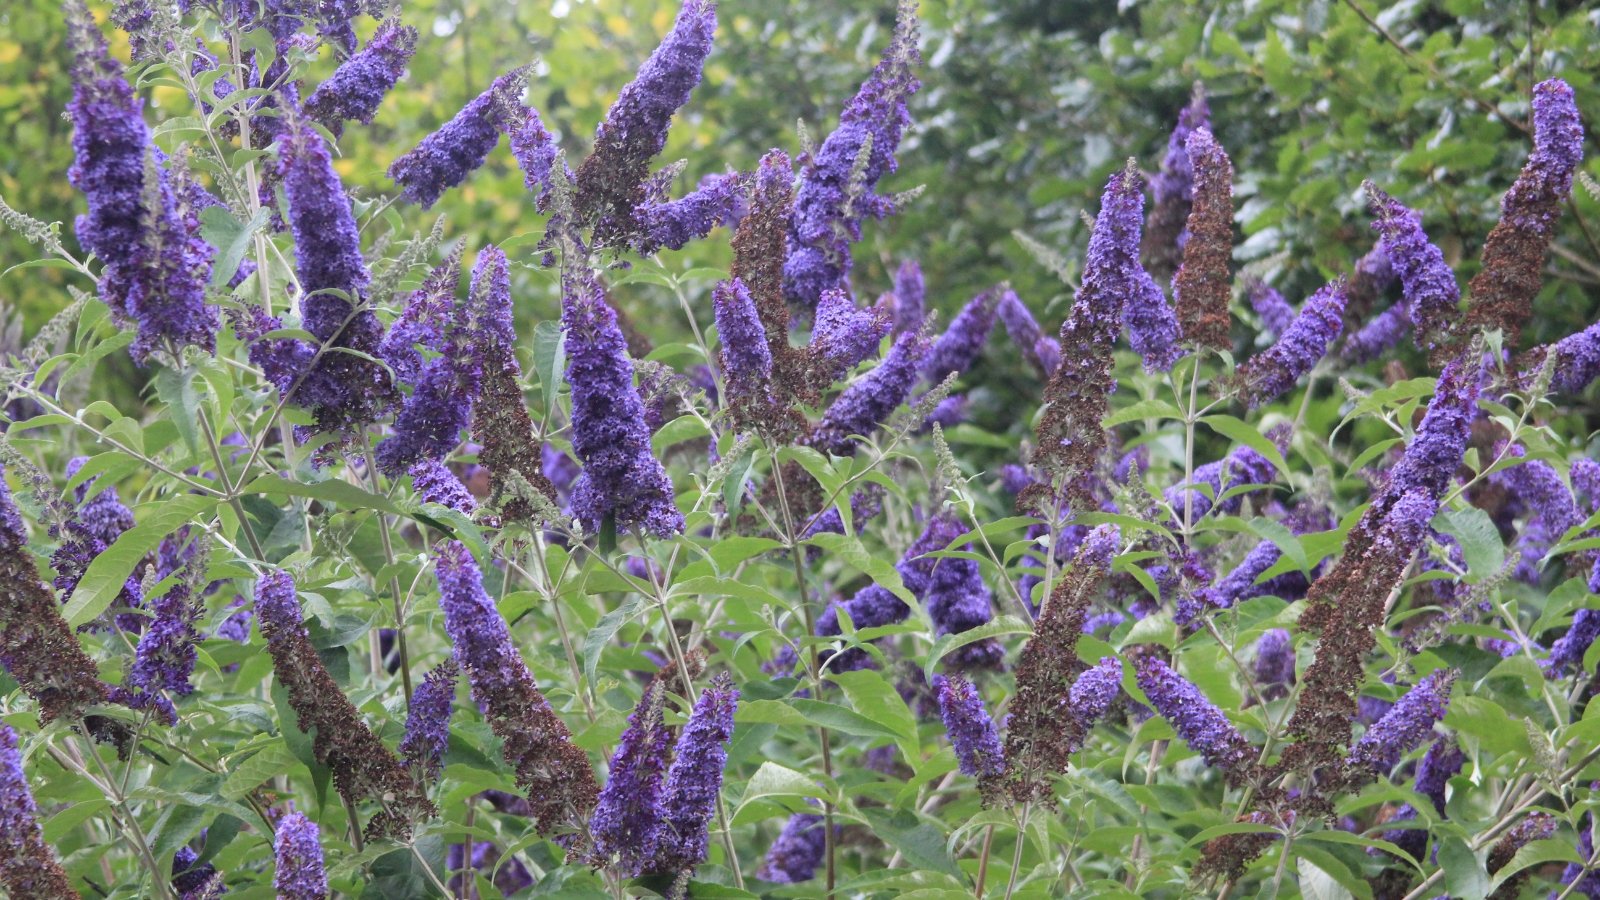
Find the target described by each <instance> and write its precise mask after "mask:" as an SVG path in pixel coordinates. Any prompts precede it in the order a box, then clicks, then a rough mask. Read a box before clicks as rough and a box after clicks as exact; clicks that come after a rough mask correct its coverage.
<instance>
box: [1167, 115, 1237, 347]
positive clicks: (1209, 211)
mask: <svg viewBox="0 0 1600 900" xmlns="http://www.w3.org/2000/svg"><path fill="white" fill-rule="evenodd" d="M1185 149H1187V150H1188V153H1189V164H1190V167H1191V169H1192V171H1193V172H1194V202H1193V206H1192V207H1191V208H1190V211H1189V224H1188V232H1189V238H1188V240H1187V241H1185V242H1184V245H1183V263H1182V264H1181V265H1179V266H1178V274H1177V275H1175V276H1173V279H1172V293H1173V294H1174V295H1175V296H1176V297H1177V301H1178V302H1177V307H1178V322H1179V324H1180V325H1181V326H1182V327H1183V339H1184V340H1186V341H1188V342H1190V343H1193V344H1196V345H1199V346H1202V347H1211V348H1214V349H1217V350H1226V349H1228V348H1229V347H1230V346H1232V342H1231V341H1230V339H1229V338H1228V325H1229V323H1230V321H1231V320H1230V318H1229V315H1228V300H1229V298H1230V297H1231V295H1232V281H1233V279H1232V276H1231V275H1230V274H1229V271H1228V262H1229V260H1231V259H1232V258H1233V163H1231V162H1229V161H1228V156H1227V154H1225V153H1223V152H1222V147H1221V146H1220V145H1219V144H1218V143H1217V141H1216V139H1215V138H1213V137H1212V136H1211V131H1210V130H1209V129H1207V128H1196V129H1195V130H1194V133H1192V134H1190V135H1189V139H1188V142H1187V144H1186V145H1185Z"/></svg>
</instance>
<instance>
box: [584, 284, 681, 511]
mask: <svg viewBox="0 0 1600 900" xmlns="http://www.w3.org/2000/svg"><path fill="white" fill-rule="evenodd" d="M561 307H562V310H561V324H562V327H563V329H564V330H565V332H566V342H567V344H566V347H567V383H568V384H570V385H571V386H572V447H573V449H574V450H575V451H576V452H577V454H578V459H579V461H581V462H582V463H583V473H582V474H581V475H579V476H578V480H577V482H576V483H575V484H574V485H573V488H572V510H573V512H574V513H575V514H576V515H577V516H578V519H579V521H581V522H582V523H583V527H584V528H585V529H587V530H589V531H591V532H597V531H599V529H600V527H601V523H602V522H603V521H604V520H606V519H608V518H609V519H613V520H614V521H615V524H616V527H617V530H618V531H625V530H627V529H630V528H634V527H635V526H637V527H640V528H643V529H645V530H646V531H649V532H650V533H652V534H654V535H656V536H658V537H666V536H668V535H671V534H676V533H678V532H680V531H682V530H683V514H682V513H680V512H679V511H678V508H677V507H676V506H675V505H673V502H672V482H671V480H670V479H668V478H667V473H666V470H665V469H663V468H662V467H661V462H660V460H657V459H656V458H655V457H654V456H652V455H651V453H650V431H649V428H648V426H647V425H646V424H645V409H644V401H643V400H641V399H640V398H639V391H638V389H637V388H635V387H634V384H633V361H632V360H631V359H629V357H628V344H627V341H626V339H624V338H623V336H622V330H621V329H620V328H618V327H617V314H616V312H615V311H613V310H612V309H611V306H610V305H609V304H608V303H606V299H605V292H604V291H603V290H602V289H601V287H600V283H599V281H597V280H596V278H595V275H594V273H593V272H590V271H584V272H579V271H577V270H576V269H574V270H573V271H572V272H570V273H568V274H566V275H565V276H564V277H563V278H562V301H561Z"/></svg>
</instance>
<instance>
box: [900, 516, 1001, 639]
mask: <svg viewBox="0 0 1600 900" xmlns="http://www.w3.org/2000/svg"><path fill="white" fill-rule="evenodd" d="M966 531H967V528H966V526H964V525H962V524H961V522H960V521H959V520H958V519H956V518H955V517H954V516H950V515H939V516H935V517H933V519H932V520H930V521H929V522H928V527H927V528H926V529H924V530H923V533H922V536H921V537H919V538H918V539H917V542H916V543H915V544H913V545H912V547H911V550H910V551H908V552H907V554H906V555H907V557H909V560H908V562H906V563H905V564H903V565H902V566H901V568H902V570H903V574H902V580H904V581H905V584H906V587H907V588H908V589H910V590H911V592H912V593H914V594H916V595H917V599H918V600H921V601H922V605H923V607H924V608H926V609H927V610H928V618H930V619H931V620H933V625H934V628H935V629H936V632H937V635H938V636H940V637H942V636H944V635H947V634H960V633H961V632H964V631H970V630H971V629H973V628H976V627H978V626H979V625H982V624H984V623H986V622H988V621H989V620H991V619H993V618H994V602H993V600H994V598H993V597H992V595H991V594H990V593H989V587H988V585H986V584H984V583H983V571H982V569H980V568H979V566H978V563H977V561H976V560H971V559H961V558H956V557H939V558H934V559H929V558H927V557H926V556H924V554H927V553H933V552H938V551H942V550H944V549H946V548H948V547H949V546H950V544H951V542H952V541H954V540H956V539H957V538H959V537H961V536H962V535H963V534H965V533H966ZM956 549H958V550H970V549H971V547H970V545H964V546H962V547H957V548H956ZM1005 652H1006V651H1005V648H1004V647H1003V646H1001V645H1000V643H999V642H998V641H996V640H995V639H993V638H987V639H985V640H981V641H977V642H975V643H971V644H967V645H966V646H963V647H959V648H957V649H956V650H954V651H952V652H951V653H950V655H948V656H946V657H945V658H944V661H945V663H946V664H947V665H948V666H950V667H951V668H953V669H956V670H958V671H964V670H970V669H996V668H999V667H1000V666H1001V664H1002V662H1003V661H1004V659H1005Z"/></svg>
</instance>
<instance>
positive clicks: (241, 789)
mask: <svg viewBox="0 0 1600 900" xmlns="http://www.w3.org/2000/svg"><path fill="white" fill-rule="evenodd" d="M299 762H300V760H298V759H296V758H295V755H294V751H292V750H290V749H289V747H288V745H286V744H285V743H284V742H283V741H282V740H275V741H273V742H272V743H270V744H268V745H267V746H266V747H265V748H263V749H262V750H261V752H259V753H257V754H255V755H254V756H251V757H250V758H249V759H247V760H245V761H244V762H242V763H240V764H239V765H237V766H235V767H234V768H233V770H232V771H230V772H229V773H228V777H227V778H226V779H224V780H223V782H222V789H221V793H222V796H224V797H227V798H228V799H230V800H237V799H239V798H240V797H243V796H244V795H246V794H248V793H250V792H251V791H253V790H255V789H256V788H257V787H258V786H260V784H261V783H262V782H264V781H268V780H270V779H273V778H276V777H278V776H279V775H282V774H284V773H286V772H288V771H290V770H291V769H293V768H294V767H295V766H296V765H298V764H299Z"/></svg>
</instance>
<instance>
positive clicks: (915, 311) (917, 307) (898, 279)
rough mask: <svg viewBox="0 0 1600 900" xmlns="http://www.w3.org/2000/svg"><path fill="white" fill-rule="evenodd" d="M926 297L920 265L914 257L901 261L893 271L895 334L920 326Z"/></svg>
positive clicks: (925, 313)
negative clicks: (898, 266)
mask: <svg viewBox="0 0 1600 900" xmlns="http://www.w3.org/2000/svg"><path fill="white" fill-rule="evenodd" d="M927 298H928V290H927V287H926V286H925V285H924V284H923V281H922V266H920V265H918V264H917V261H916V260H914V259H908V260H906V261H905V262H903V263H901V264H900V268H899V269H898V270H896V271H895V273H894V333H895V334H905V333H906V332H908V331H916V330H917V329H918V328H921V327H922V320H923V318H924V317H925V316H926V315H927V312H926V310H927V304H928V299H927ZM1013 337H1015V335H1013Z"/></svg>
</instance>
